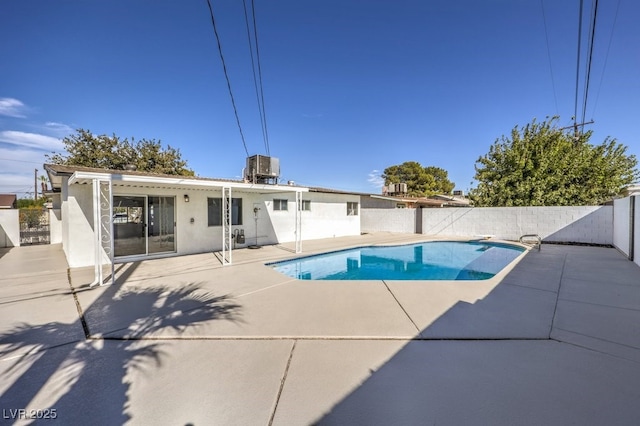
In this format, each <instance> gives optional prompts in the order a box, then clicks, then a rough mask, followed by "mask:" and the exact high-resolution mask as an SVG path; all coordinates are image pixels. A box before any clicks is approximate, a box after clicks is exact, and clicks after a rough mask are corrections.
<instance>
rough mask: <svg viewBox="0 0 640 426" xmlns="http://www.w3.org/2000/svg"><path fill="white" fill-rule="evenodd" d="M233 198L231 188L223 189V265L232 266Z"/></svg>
mask: <svg viewBox="0 0 640 426" xmlns="http://www.w3.org/2000/svg"><path fill="white" fill-rule="evenodd" d="M231 214H232V198H231V187H229V186H225V187H223V188H222V265H224V266H226V265H231V264H232V263H233V258H232V256H233V254H232V250H233V246H232V235H231V225H232V219H231Z"/></svg>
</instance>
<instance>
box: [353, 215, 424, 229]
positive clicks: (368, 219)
mask: <svg viewBox="0 0 640 426" xmlns="http://www.w3.org/2000/svg"><path fill="white" fill-rule="evenodd" d="M360 212H361V214H362V219H361V220H362V222H361V224H360V228H361V230H362V232H399V233H407V234H413V233H415V232H416V231H415V229H416V228H415V226H416V213H418V214H419V213H420V210H419V209H361V210H360Z"/></svg>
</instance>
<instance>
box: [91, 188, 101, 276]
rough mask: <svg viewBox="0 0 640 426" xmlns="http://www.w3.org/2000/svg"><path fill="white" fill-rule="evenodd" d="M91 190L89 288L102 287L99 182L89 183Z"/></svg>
mask: <svg viewBox="0 0 640 426" xmlns="http://www.w3.org/2000/svg"><path fill="white" fill-rule="evenodd" d="M91 187H92V188H91V189H92V190H93V256H94V260H93V263H94V268H93V282H92V283H91V284H90V287H94V286H96V285H102V279H103V277H102V225H101V224H100V181H99V180H98V179H93V180H92V181H91Z"/></svg>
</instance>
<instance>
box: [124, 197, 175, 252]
mask: <svg viewBox="0 0 640 426" xmlns="http://www.w3.org/2000/svg"><path fill="white" fill-rule="evenodd" d="M113 234H114V240H113V242H114V256H115V257H124V256H139V255H147V254H155V253H169V252H175V250H176V245H175V197H156V196H122V195H117V196H114V197H113Z"/></svg>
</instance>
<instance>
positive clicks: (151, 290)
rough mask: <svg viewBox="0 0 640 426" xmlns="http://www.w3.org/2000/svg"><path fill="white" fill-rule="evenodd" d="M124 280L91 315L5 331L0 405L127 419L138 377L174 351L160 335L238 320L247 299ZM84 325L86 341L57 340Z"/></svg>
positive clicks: (75, 419)
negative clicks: (127, 284) (128, 284)
mask: <svg viewBox="0 0 640 426" xmlns="http://www.w3.org/2000/svg"><path fill="white" fill-rule="evenodd" d="M119 281H120V284H114V285H112V286H111V287H110V288H107V289H106V290H105V291H104V293H103V294H102V295H100V296H99V298H98V299H96V300H95V301H94V302H93V303H92V304H91V305H90V306H89V307H88V308H87V309H86V311H85V317H86V318H88V319H89V321H86V322H85V320H84V319H85V318H80V319H78V320H77V321H74V322H73V323H61V322H52V323H48V324H43V325H31V324H27V323H23V324H19V325H17V326H16V327H14V328H13V329H12V330H10V331H8V332H6V333H4V334H2V335H0V359H3V360H4V361H3V363H5V364H4V366H0V391H1V392H2V393H1V394H0V407H3V408H6V410H9V409H11V410H19V409H27V413H28V412H29V409H35V410H47V409H48V410H55V411H53V412H55V413H56V414H55V415H56V419H55V420H57V421H58V422H60V423H64V424H84V423H88V422H90V423H94V424H101V423H108V424H121V423H124V422H127V421H128V420H130V419H131V416H132V414H131V412H130V411H131V410H130V408H131V407H130V401H129V397H130V388H131V386H132V385H134V383H133V378H135V377H144V376H145V375H150V374H153V372H154V371H155V370H156V369H158V368H162V365H163V359H164V358H165V357H166V356H168V355H167V352H165V351H164V349H163V347H164V346H166V345H168V344H169V343H166V342H164V343H161V342H159V341H158V340H153V338H154V337H159V336H161V335H163V333H170V334H171V335H172V337H179V336H180V335H182V334H183V333H185V332H187V331H188V330H190V329H192V328H194V327H199V326H202V325H204V324H205V323H208V322H210V321H213V320H230V321H237V320H239V316H240V311H241V306H240V305H238V304H237V303H234V302H233V300H232V299H231V298H230V297H229V296H227V295H223V296H215V295H213V294H211V293H209V292H207V291H205V290H204V289H202V286H201V284H199V283H188V284H186V285H184V286H181V287H180V288H176V286H175V284H173V285H172V286H169V285H164V286H154V287H148V288H130V289H123V288H122V283H123V282H124V280H119ZM108 320H110V321H111V322H109V321H108ZM87 324H89V325H91V327H92V328H96V330H92V329H90V328H89V326H88V325H87ZM110 324H111V325H110ZM79 327H83V328H84V330H85V335H86V337H87V338H86V340H84V341H80V342H78V341H76V342H73V343H65V344H62V345H59V346H53V347H52V345H51V343H52V342H53V341H55V338H56V336H64V335H67V334H69V335H73V333H76V334H77V330H78V329H79ZM96 331H97V332H98V333H96ZM102 335H105V336H108V337H106V338H102ZM147 337H151V338H152V339H144V338H147ZM44 349H47V350H46V351H45V350H44ZM1 383H4V385H2V384H1ZM45 412H46V411H45ZM51 412H52V411H50V412H49V414H50V413H51ZM4 413H5V414H6V413H8V411H4ZM14 420H17V418H16V419H14ZM42 420H43V421H44V420H45V419H42ZM48 421H49V422H50V421H51V420H50V419H49V420H48Z"/></svg>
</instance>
